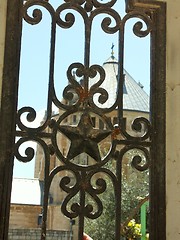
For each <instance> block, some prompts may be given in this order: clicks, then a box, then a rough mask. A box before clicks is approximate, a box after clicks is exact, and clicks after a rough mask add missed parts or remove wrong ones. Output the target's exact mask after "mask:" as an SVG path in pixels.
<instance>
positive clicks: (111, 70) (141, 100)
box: [91, 56, 149, 112]
mask: <svg viewBox="0 0 180 240" xmlns="http://www.w3.org/2000/svg"><path fill="white" fill-rule="evenodd" d="M102 67H103V69H104V70H105V74H106V76H105V80H104V82H103V83H102V84H101V85H100V87H101V88H104V89H105V90H106V91H107V92H108V94H109V98H108V100H107V101H106V102H105V103H104V104H100V103H99V102H98V97H99V94H95V96H94V102H95V103H96V104H97V105H98V106H99V107H101V108H109V107H111V106H112V105H113V104H114V102H115V99H116V94H115V93H116V92H117V88H118V85H117V75H118V61H117V59H116V58H115V57H114V56H111V57H110V58H108V59H107V61H106V62H105V63H104V64H103V66H102ZM124 75H125V80H124V85H123V109H124V110H131V111H142V112H149V96H148V94H147V93H146V92H145V91H144V89H143V88H142V85H141V84H139V83H137V82H136V81H135V80H134V79H133V78H132V77H131V76H130V74H129V73H128V72H127V71H126V70H125V69H124ZM98 80H99V76H96V77H95V78H93V79H91V86H92V85H93V84H94V83H96V82H97V81H98Z"/></svg>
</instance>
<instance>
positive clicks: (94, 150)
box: [59, 113, 111, 162]
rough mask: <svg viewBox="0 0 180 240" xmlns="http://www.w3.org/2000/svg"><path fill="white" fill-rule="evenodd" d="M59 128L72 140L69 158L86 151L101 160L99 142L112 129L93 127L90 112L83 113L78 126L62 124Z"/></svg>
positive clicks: (98, 160) (95, 158) (96, 159)
mask: <svg viewBox="0 0 180 240" xmlns="http://www.w3.org/2000/svg"><path fill="white" fill-rule="evenodd" d="M59 130H60V131H61V132H62V133H63V134H64V135H65V136H66V137H67V138H68V139H69V140H70V141H71V145H70V148H69V151H68V154H67V159H68V160H71V159H73V158H75V157H76V156H78V155H79V154H81V153H83V152H85V153H87V154H88V155H89V156H91V157H92V158H93V159H94V160H95V161H97V162H100V161H101V156H100V152H99V147H98V143H99V142H101V141H102V140H103V139H105V138H106V137H108V136H109V135H110V134H111V130H101V129H96V128H93V124H92V121H91V117H90V115H89V113H83V114H82V116H81V119H80V121H79V124H78V125H77V126H76V127H73V126H64V125H60V126H59Z"/></svg>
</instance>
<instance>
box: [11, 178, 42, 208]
mask: <svg viewBox="0 0 180 240" xmlns="http://www.w3.org/2000/svg"><path fill="white" fill-rule="evenodd" d="M11 203H15V204H32V205H40V204H41V190H40V183H39V180H38V179H28V178H13V181H12V191H11Z"/></svg>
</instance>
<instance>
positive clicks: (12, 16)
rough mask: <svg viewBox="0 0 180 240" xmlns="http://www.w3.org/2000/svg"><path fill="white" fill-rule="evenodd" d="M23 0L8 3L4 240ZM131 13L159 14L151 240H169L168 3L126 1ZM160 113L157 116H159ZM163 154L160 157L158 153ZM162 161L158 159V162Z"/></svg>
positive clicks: (1, 125)
mask: <svg viewBox="0 0 180 240" xmlns="http://www.w3.org/2000/svg"><path fill="white" fill-rule="evenodd" d="M21 4H22V1H21V0H13V1H12V0H7V22H6V37H5V52H4V68H3V79H2V99H1V111H0V132H1V135H0V153H1V155H0V199H1V201H0V240H7V239H8V225H9V212H10V195H11V186H12V175H13V164H14V163H13V162H14V160H13V147H14V140H15V122H16V110H17V96H18V77H19V65H20V64H19V61H20V46H21V29H22V26H21V18H20V16H21V13H20V8H21ZM126 8H127V11H130V10H132V9H137V10H138V9H142V8H143V9H146V8H147V10H148V11H149V10H150V11H155V12H156V14H155V15H154V16H155V18H156V19H155V21H156V22H157V25H156V29H155V30H153V33H152V38H151V44H152V51H151V53H152V54H151V79H153V81H152V82H151V89H154V93H153V94H152V97H151V99H150V101H151V102H153V103H155V104H153V107H152V109H151V112H152V113H153V114H152V115H151V123H152V126H153V129H154V132H153V134H152V136H151V137H152V143H153V145H152V149H153V150H154V151H152V149H151V156H152V159H153V161H152V163H151V169H152V171H151V173H150V179H151V180H152V181H151V182H152V184H151V186H150V195H151V196H153V198H152V199H151V201H150V203H151V206H150V208H151V220H150V222H151V224H150V225H151V230H150V239H151V240H159V239H163V240H165V239H166V197H165V196H166V195H165V189H166V188H165V170H166V148H165V142H166V133H165V116H166V101H165V95H166V91H165V80H166V30H165V29H166V3H164V2H158V1H155V0H154V1H147V0H126ZM155 113H157V114H155ZM157 152H158V153H159V154H158V155H157V154H156V153H157ZM157 158H158V159H157Z"/></svg>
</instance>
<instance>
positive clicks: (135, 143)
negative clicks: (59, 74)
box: [15, 0, 153, 240]
mask: <svg viewBox="0 0 180 240" xmlns="http://www.w3.org/2000/svg"><path fill="white" fill-rule="evenodd" d="M115 4H117V0H111V1H100V0H99V1H98V0H86V1H85V0H64V1H63V3H62V4H61V5H60V6H59V7H58V8H57V9H54V7H53V5H51V3H50V1H47V0H27V1H24V3H23V6H22V19H23V20H24V21H26V22H27V23H29V24H32V25H35V24H38V23H40V22H41V20H42V18H43V10H42V8H44V10H46V11H47V12H49V14H50V16H51V37H50V38H51V44H50V49H49V52H50V60H49V83H48V86H49V89H48V96H47V109H46V112H47V114H46V119H45V120H44V121H43V123H42V124H41V125H40V126H38V127H36V128H33V127H31V128H30V127H28V126H26V124H25V123H23V121H22V120H21V117H22V114H26V115H27V117H26V118H27V119H26V120H27V122H33V121H35V119H36V111H35V110H34V109H33V108H32V107H23V108H21V109H20V110H19V111H18V113H17V131H16V136H18V137H19V139H18V140H17V142H16V145H15V156H16V158H17V159H18V160H19V161H22V162H29V161H31V160H32V159H33V158H34V155H35V151H34V149H33V148H31V147H28V148H27V149H26V151H25V156H22V154H21V152H20V150H19V148H20V146H21V145H22V144H23V143H25V142H28V141H34V142H36V143H38V145H40V146H41V148H42V149H43V151H44V159H45V170H44V172H45V174H44V176H45V177H44V183H45V188H44V201H43V204H44V205H43V223H42V236H41V239H42V240H43V239H46V221H47V207H48V195H49V190H50V186H51V182H52V181H53V178H54V177H55V176H56V175H57V174H58V173H59V172H62V171H65V170H66V171H67V172H71V173H72V174H73V176H74V179H75V183H74V184H73V186H71V187H69V183H70V181H71V179H70V177H68V176H64V177H63V178H62V179H61V181H60V183H59V186H60V188H61V189H62V190H63V191H65V192H66V193H67V195H66V197H65V199H64V201H63V203H62V212H63V214H64V215H66V216H67V217H68V218H70V219H73V218H77V217H78V218H79V237H78V239H79V240H82V236H83V231H84V230H83V229H84V219H85V218H90V219H95V218H98V217H99V216H100V215H101V214H102V212H103V204H102V201H101V199H100V197H99V195H100V194H102V193H103V192H104V191H105V190H106V181H105V180H104V179H103V178H102V177H96V181H95V186H93V183H92V179H93V176H95V175H97V174H98V173H101V176H102V175H106V176H107V177H108V178H109V179H110V180H111V182H112V184H113V187H114V195H115V202H116V216H115V218H116V229H115V239H116V240H118V239H120V226H121V217H120V216H121V206H120V204H119V203H120V202H121V171H122V164H123V157H124V155H125V154H126V153H127V152H128V151H129V150H131V149H138V150H139V151H140V152H141V153H142V154H141V155H138V154H136V155H135V156H134V157H133V159H132V165H133V167H135V168H136V169H137V170H139V171H144V170H147V169H148V167H149V164H150V152H149V148H150V147H151V123H150V122H149V120H147V119H145V118H143V117H139V118H137V119H135V120H134V122H133V123H132V126H131V127H132V130H133V131H134V132H139V135H138V137H136V136H134V135H131V134H130V133H128V132H127V131H126V126H125V124H124V116H123V81H124V74H123V59H124V32H125V24H126V22H127V21H128V20H129V19H131V18H139V19H140V20H141V21H137V22H136V23H135V24H134V27H133V32H134V34H135V35H136V36H138V37H146V36H147V35H148V34H149V33H150V32H151V31H152V28H153V23H152V14H153V13H152V12H151V11H147V9H146V10H143V9H136V8H134V9H132V10H131V11H129V12H128V13H127V14H126V15H125V16H124V17H121V16H120V15H119V13H118V12H117V11H116V10H115V9H113V7H114V5H115ZM127 5H128V4H127ZM39 7H41V8H39ZM31 8H32V10H31V11H29V10H30V9H31ZM71 10H73V11H75V12H77V13H78V14H79V15H80V16H81V18H82V21H83V22H84V26H85V43H84V46H83V47H84V63H80V62H76V63H72V64H71V65H70V66H69V68H68V69H67V80H68V83H69V84H68V85H67V86H66V87H65V89H64V91H63V100H61V99H58V97H57V95H56V89H55V84H54V58H55V45H56V28H58V27H60V28H64V29H69V28H71V27H72V26H73V25H74V24H75V19H76V15H75V14H74V12H71ZM64 11H69V12H68V13H66V14H65V17H64V18H63V19H62V13H63V12H64ZM29 12H31V15H30V13H29ZM100 14H105V15H106V17H104V19H103V20H102V23H101V27H102V30H103V31H104V32H105V33H106V34H114V33H118V37H119V39H118V48H119V51H118V52H119V56H118V63H119V65H118V76H117V78H118V79H117V80H118V87H117V91H116V90H115V93H114V94H116V99H115V101H114V103H113V105H111V106H109V107H103V104H105V103H106V102H107V100H108V98H109V93H108V91H107V90H106V89H104V88H103V87H101V85H102V83H103V82H104V81H106V80H105V78H106V74H105V71H104V69H103V68H102V67H101V66H100V65H92V66H90V49H91V30H92V26H93V21H94V19H95V18H96V17H97V16H98V15H100ZM107 16H108V17H107ZM112 20H113V21H112ZM142 21H143V23H144V25H145V26H146V29H145V30H144V29H143V26H142ZM95 77H96V79H97V80H96V82H95V83H93V84H92V81H91V80H92V79H93V78H95ZM77 79H81V80H82V81H78V80H77ZM95 95H96V96H97V95H98V104H97V102H96V101H95V100H94V99H95V98H94V97H95ZM52 104H54V105H55V106H56V107H57V108H58V109H60V111H59V116H58V117H56V118H54V117H53V116H52ZM101 106H102V107H101ZM115 110H116V111H117V116H118V125H116V126H114V125H113V123H112V122H111V120H110V119H109V118H108V113H111V112H112V111H115ZM72 114H77V115H78V116H80V119H79V122H78V124H77V125H76V126H70V125H67V124H64V122H65V120H66V119H67V118H68V117H69V116H71V115H72ZM92 115H96V116H97V117H98V118H99V119H101V120H102V121H103V123H104V125H105V126H106V128H105V129H100V128H95V127H94V126H93V123H92ZM47 129H50V131H47ZM58 134H62V135H63V137H64V138H65V139H69V141H70V147H69V151H68V153H67V154H64V153H63V151H62V150H61V148H60V144H61V143H59V142H58V140H57V139H58V137H57V135H58ZM107 137H108V138H109V139H110V140H109V143H110V146H109V149H108V151H107V152H106V153H105V154H104V155H102V154H101V152H100V151H99V144H100V143H101V142H102V141H103V140H104V139H106V138H107ZM81 153H86V154H88V155H89V156H90V157H91V158H92V159H94V162H93V164H90V165H89V164H87V165H83V166H82V165H80V164H77V163H76V162H73V161H72V159H74V158H75V157H76V156H78V155H79V154H81ZM53 155H55V156H56V158H57V159H58V160H59V163H60V164H59V166H57V167H55V168H54V169H53V170H51V171H50V161H51V156H53ZM142 155H143V156H144V157H145V162H143V161H142ZM112 159H114V160H115V164H116V171H115V172H113V171H111V170H110V169H108V168H107V167H106V165H107V163H108V162H111V161H112ZM87 194H88V195H90V196H91V198H92V199H93V201H94V203H95V204H96V206H97V208H96V210H94V207H93V205H91V204H86V196H87ZM76 195H78V196H79V201H78V202H73V203H72V205H71V208H70V209H69V208H68V204H69V203H70V202H71V200H72V199H73V198H74V197H75V196H76Z"/></svg>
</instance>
